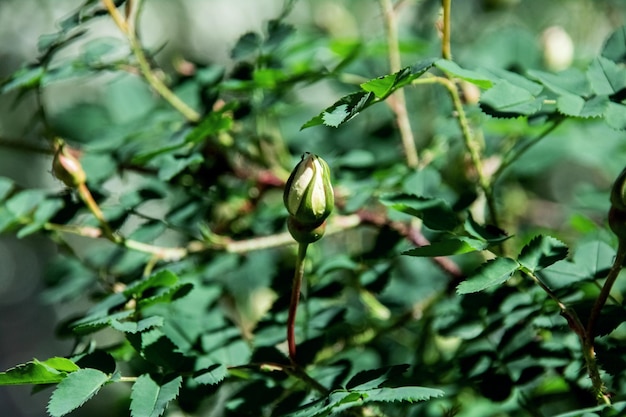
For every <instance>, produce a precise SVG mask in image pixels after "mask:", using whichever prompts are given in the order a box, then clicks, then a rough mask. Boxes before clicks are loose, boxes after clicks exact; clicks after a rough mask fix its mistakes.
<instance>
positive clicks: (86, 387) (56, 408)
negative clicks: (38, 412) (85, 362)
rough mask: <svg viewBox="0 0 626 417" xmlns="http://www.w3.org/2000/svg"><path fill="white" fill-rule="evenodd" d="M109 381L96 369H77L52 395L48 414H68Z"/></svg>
mask: <svg viewBox="0 0 626 417" xmlns="http://www.w3.org/2000/svg"><path fill="white" fill-rule="evenodd" d="M108 381H109V376H108V375H107V374H105V373H104V372H101V371H99V370H97V369H89V368H87V369H79V370H77V371H75V372H72V373H71V374H69V375H68V376H67V377H66V378H64V379H63V380H62V381H61V382H60V383H59V385H58V386H57V388H56V389H55V390H54V392H53V393H52V397H51V398H50V402H49V403H48V412H49V413H50V415H51V416H52V417H60V416H64V415H66V414H68V413H69V412H71V411H73V410H75V409H76V408H78V407H80V406H81V405H83V404H84V403H85V402H86V401H88V400H89V399H90V398H91V397H93V396H94V395H96V393H97V392H98V391H100V388H102V386H103V385H104V384H106V383H107V382H108Z"/></svg>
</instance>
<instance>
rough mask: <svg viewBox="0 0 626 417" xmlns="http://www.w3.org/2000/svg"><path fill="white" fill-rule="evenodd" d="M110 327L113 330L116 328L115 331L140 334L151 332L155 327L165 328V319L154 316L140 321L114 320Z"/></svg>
mask: <svg viewBox="0 0 626 417" xmlns="http://www.w3.org/2000/svg"><path fill="white" fill-rule="evenodd" d="M110 325H111V327H112V328H114V329H115V330H119V331H120V332H124V333H138V332H143V331H145V330H149V329H151V328H153V327H161V326H163V317H161V316H152V317H146V318H145V319H141V320H139V321H119V320H116V319H113V320H111V321H110Z"/></svg>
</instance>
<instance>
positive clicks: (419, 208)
mask: <svg viewBox="0 0 626 417" xmlns="http://www.w3.org/2000/svg"><path fill="white" fill-rule="evenodd" d="M380 202H381V203H382V204H384V205H385V206H387V207H390V208H392V209H394V210H398V211H400V212H403V213H406V214H409V215H411V216H415V217H419V218H420V219H422V220H423V221H424V225H425V226H426V227H428V228H430V229H433V230H446V231H450V230H453V229H454V228H455V227H457V226H458V225H459V224H460V221H459V219H458V218H457V216H456V214H455V213H454V211H452V208H450V206H449V205H448V203H446V202H445V201H444V200H442V199H440V198H427V197H419V196H416V195H413V194H395V195H389V196H385V197H381V199H380Z"/></svg>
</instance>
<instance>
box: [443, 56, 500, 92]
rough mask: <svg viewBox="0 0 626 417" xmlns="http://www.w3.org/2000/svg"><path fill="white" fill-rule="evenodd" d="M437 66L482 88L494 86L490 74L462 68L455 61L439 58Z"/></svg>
mask: <svg viewBox="0 0 626 417" xmlns="http://www.w3.org/2000/svg"><path fill="white" fill-rule="evenodd" d="M435 66H436V67H437V68H439V69H440V70H442V71H443V72H445V73H446V74H448V75H451V76H453V77H456V78H460V79H462V80H465V81H467V82H469V83H472V84H474V85H477V86H478V87H480V88H491V87H492V86H493V79H492V78H491V77H489V76H488V75H485V74H481V73H479V72H476V71H471V70H467V69H464V68H461V67H459V65H458V64H457V63H456V62H454V61H449V60H447V59H439V60H437V61H436V62H435Z"/></svg>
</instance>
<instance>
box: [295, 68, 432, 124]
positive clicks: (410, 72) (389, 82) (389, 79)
mask: <svg viewBox="0 0 626 417" xmlns="http://www.w3.org/2000/svg"><path fill="white" fill-rule="evenodd" d="M434 62H435V60H434V59H432V58H431V59H425V60H423V61H421V62H418V63H417V64H415V65H413V66H412V67H406V68H403V69H401V70H400V71H398V72H397V73H394V74H389V75H385V76H382V77H379V78H375V79H373V80H370V81H368V82H366V83H364V84H362V88H364V89H363V91H358V92H356V93H352V94H349V95H347V96H344V97H342V98H340V99H339V100H337V101H336V102H335V103H334V104H333V105H332V106H330V107H327V108H326V109H325V110H324V111H323V112H321V113H320V114H319V115H317V116H315V117H313V118H312V119H311V120H309V121H308V122H306V123H305V124H304V125H302V127H300V130H303V129H306V128H308V127H312V126H319V125H322V124H324V125H326V126H330V127H339V126H340V125H342V124H344V123H346V122H348V121H350V120H352V119H353V118H354V117H355V116H356V115H358V114H359V112H361V111H363V110H364V109H366V108H368V107H369V106H371V105H373V104H376V103H380V102H382V101H383V99H384V98H385V97H387V96H388V95H389V94H391V93H393V92H394V91H395V90H397V89H398V88H401V87H403V86H405V85H407V84H408V83H410V82H411V81H413V80H414V79H416V78H418V77H420V76H421V75H422V74H424V73H425V72H426V71H428V69H430V68H431V67H432V66H433V64H434ZM374 92H376V93H374Z"/></svg>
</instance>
